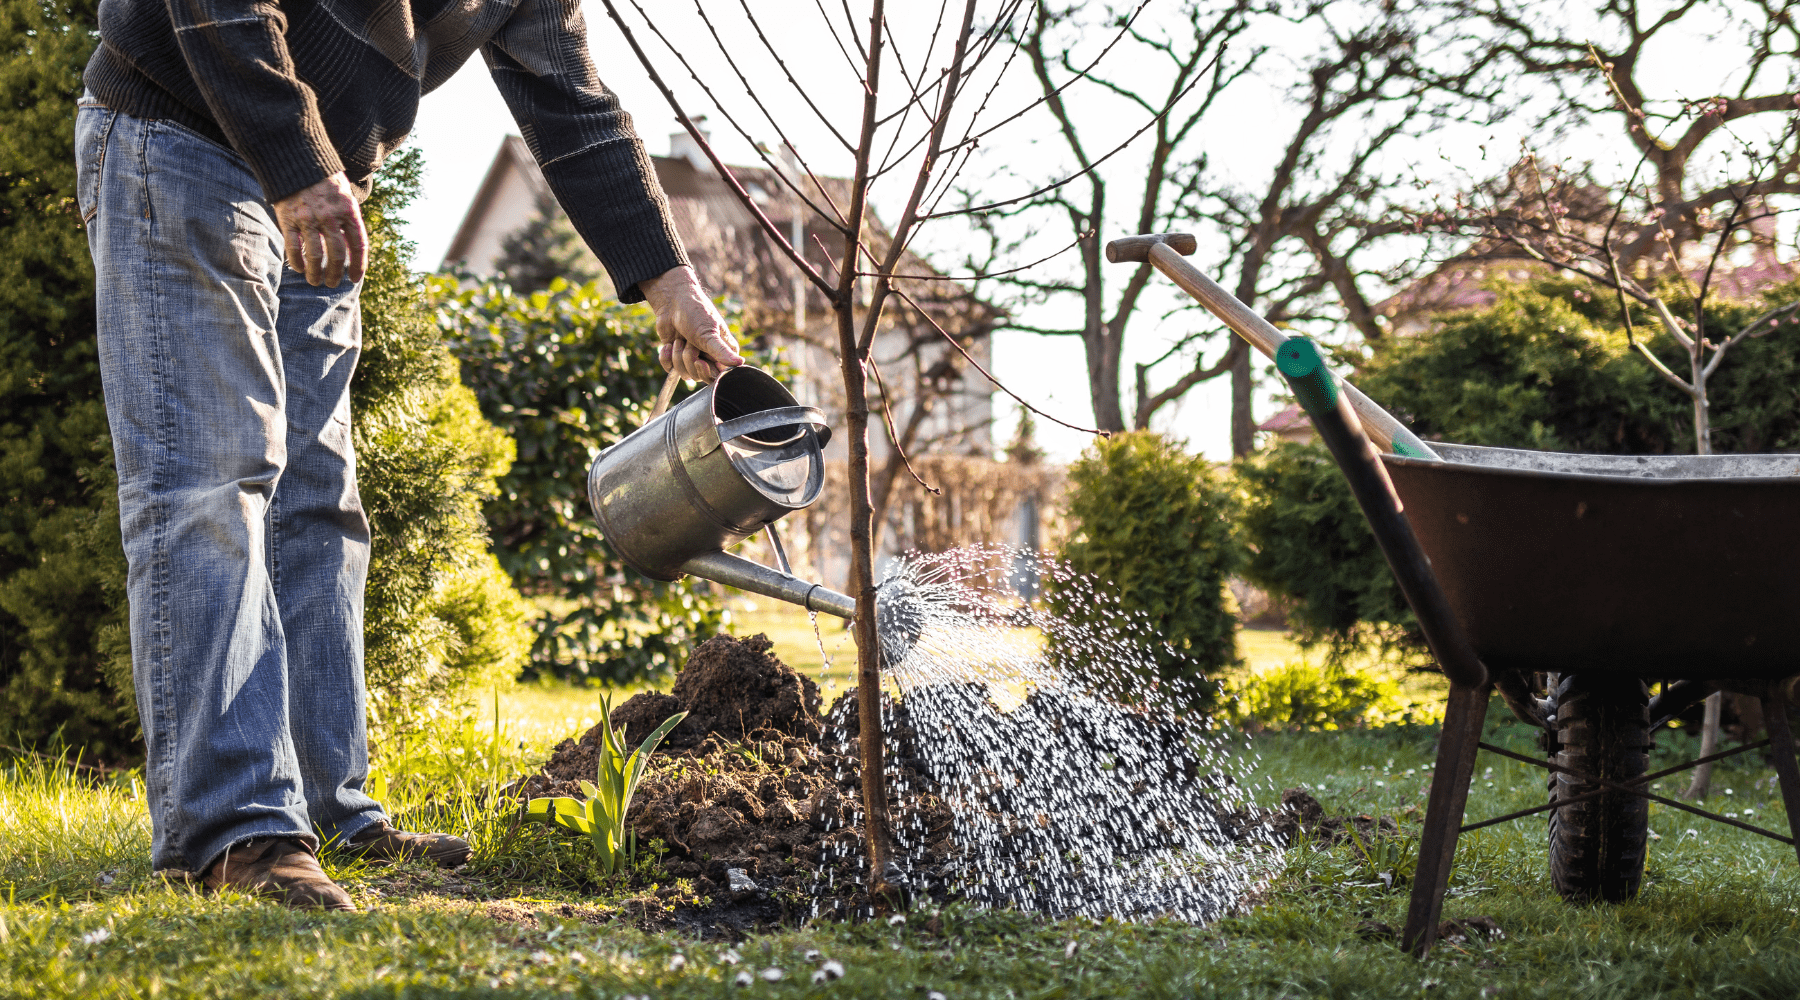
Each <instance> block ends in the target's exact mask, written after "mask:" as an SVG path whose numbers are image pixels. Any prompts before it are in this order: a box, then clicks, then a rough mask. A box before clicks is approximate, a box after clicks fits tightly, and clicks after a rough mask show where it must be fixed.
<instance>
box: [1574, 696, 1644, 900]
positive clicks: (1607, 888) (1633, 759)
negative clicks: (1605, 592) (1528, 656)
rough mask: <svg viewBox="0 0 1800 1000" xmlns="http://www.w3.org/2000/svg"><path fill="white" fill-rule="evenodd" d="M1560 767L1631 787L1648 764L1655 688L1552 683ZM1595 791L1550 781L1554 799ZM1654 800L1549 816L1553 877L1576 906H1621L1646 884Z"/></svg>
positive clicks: (1618, 800)
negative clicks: (1603, 903) (1598, 903)
mask: <svg viewBox="0 0 1800 1000" xmlns="http://www.w3.org/2000/svg"><path fill="white" fill-rule="evenodd" d="M1551 691H1552V702H1553V704H1554V706H1555V711H1556V716H1555V723H1554V728H1553V731H1554V733H1555V735H1556V741H1557V745H1558V748H1559V749H1558V751H1557V754H1556V758H1555V760H1556V763H1558V764H1561V765H1562V766H1564V767H1568V768H1573V769H1574V770H1576V771H1580V772H1581V773H1583V774H1589V775H1593V776H1594V777H1597V778H1605V779H1607V780H1610V781H1618V782H1628V781H1630V780H1631V779H1633V778H1636V777H1639V776H1640V775H1642V774H1643V773H1644V772H1645V770H1646V769H1647V768H1648V767H1649V764H1650V719H1649V712H1648V706H1649V702H1650V693H1649V690H1648V689H1647V688H1646V687H1645V686H1644V682H1643V681H1640V680H1638V679H1637V678H1635V677H1621V676H1618V675H1616V674H1581V673H1575V674H1563V675H1561V676H1560V677H1556V678H1554V679H1553V681H1552V685H1551ZM1592 790H1593V786H1592V785H1589V784H1587V783H1585V782H1583V781H1581V779H1579V778H1575V777H1572V776H1570V775H1567V774H1563V773H1560V772H1553V773H1552V774H1551V776H1550V799H1551V801H1553V802H1554V801H1560V800H1562V799H1568V798H1573V797H1574V796H1576V795H1580V794H1583V793H1585V792H1589V791H1592ZM1649 833H1650V803H1649V800H1647V799H1645V798H1643V797H1641V796H1637V795H1627V794H1625V793H1623V792H1608V793H1606V794H1603V795H1599V796H1596V797H1594V798H1591V799H1587V800H1586V801H1583V802H1576V803H1574V804H1572V805H1567V806H1563V807H1561V808H1558V809H1552V810H1550V874H1551V877H1552V879H1553V880H1554V881H1555V883H1556V891H1557V892H1558V893H1561V894H1562V897H1563V898H1564V899H1567V900H1569V901H1571V902H1590V901H1594V900H1604V901H1606V902H1609V903H1617V902H1622V901H1624V900H1627V899H1630V898H1632V897H1633V896H1635V895H1637V891H1638V885H1639V883H1641V882H1642V881H1643V879H1644V851H1645V847H1646V844H1647V841H1648V839H1649Z"/></svg>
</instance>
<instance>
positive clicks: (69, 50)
mask: <svg viewBox="0 0 1800 1000" xmlns="http://www.w3.org/2000/svg"><path fill="white" fill-rule="evenodd" d="M95 23H96V13H95V4H94V3H93V2H92V0H73V2H58V0H49V2H46V0H0V38H5V39H6V40H7V45H6V47H5V50H4V51H3V52H0V742H5V743H24V744H27V745H37V746H50V745H52V744H54V743H59V742H60V743H61V744H64V745H67V746H69V747H72V748H77V749H79V750H81V751H83V752H84V753H86V755H87V756H88V758H89V759H104V760H112V761H123V760H127V759H129V758H131V757H132V756H133V755H134V754H135V753H136V752H137V750H136V744H137V740H136V738H135V735H136V734H135V730H136V717H137V713H136V707H135V703H134V700H133V697H132V691H131V654H130V641H129V637H128V635H127V633H126V629H125V617H126V610H125V554H124V552H123V550H121V548H120V546H119V515H118V500H117V495H116V494H117V486H116V483H117V481H116V479H115V477H114V473H113V459H112V438H111V435H110V434H109V432H108V431H107V423H106V409H105V405H104V403H103V402H102V400H101V396H100V364H99V357H98V353H97V351H96V346H95V342H94V277H93V266H92V264H91V262H90V261H89V259H88V252H87V239H86V236H85V235H84V234H83V233H82V228H81V213H80V211H79V209H78V208H77V206H76V202H75V160H74V152H73V150H74V146H75V101H76V99H77V98H78V97H79V96H80V95H81V71H82V68H83V67H84V66H85V65H86V63H87V57H88V54H89V53H90V52H92V51H93V47H94V44H95V41H96V38H95V34H94V25H95Z"/></svg>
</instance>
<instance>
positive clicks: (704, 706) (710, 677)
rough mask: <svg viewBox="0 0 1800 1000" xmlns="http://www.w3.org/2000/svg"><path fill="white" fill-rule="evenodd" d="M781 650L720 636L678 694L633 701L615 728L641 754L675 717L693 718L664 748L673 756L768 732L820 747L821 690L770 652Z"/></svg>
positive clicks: (696, 655)
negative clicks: (710, 742)
mask: <svg viewBox="0 0 1800 1000" xmlns="http://www.w3.org/2000/svg"><path fill="white" fill-rule="evenodd" d="M774 645H775V644H774V643H773V642H771V641H769V637H768V636H766V635H753V636H751V637H749V638H748V639H734V638H732V637H731V636H728V635H717V636H713V637H712V638H711V639H708V640H706V641H705V642H703V643H701V644H700V645H698V646H696V647H694V652H693V655H692V656H690V657H689V658H688V662H687V666H686V667H685V668H683V669H682V671H681V673H680V674H679V675H678V676H677V677H676V678H675V687H674V690H673V691H671V692H670V693H669V694H661V693H659V692H655V691H647V692H644V693H642V694H637V695H633V696H632V697H631V699H630V700H629V701H627V702H625V704H623V705H620V706H619V708H618V710H617V711H615V712H613V713H612V721H613V725H614V726H615V727H617V726H624V727H625V743H626V745H627V746H632V747H635V746H637V745H638V744H639V743H640V742H642V741H643V739H644V738H645V737H647V736H649V735H650V734H651V733H652V732H654V731H655V730H656V727H657V726H660V725H662V724H663V722H664V720H666V719H668V717H669V716H671V715H674V714H675V713H676V712H686V713H688V717H687V718H685V719H683V720H681V725H679V726H676V727H675V730H674V731H673V732H671V733H670V734H669V735H668V738H667V739H665V740H664V741H663V746H664V747H667V748H668V749H670V750H687V749H690V748H692V747H696V746H699V745H700V741H701V740H704V739H706V738H707V737H708V736H714V735H717V736H720V737H722V738H724V739H728V740H742V739H745V738H746V737H748V736H749V735H750V734H751V733H754V732H760V731H762V730H770V731H773V732H776V733H780V734H782V735H783V736H798V737H801V738H803V739H808V740H816V739H818V737H819V686H818V685H817V684H814V683H813V680H812V678H810V677H807V676H804V675H802V674H800V673H797V672H795V670H794V669H793V668H792V667H789V666H788V665H787V664H785V663H783V662H781V661H780V660H778V659H776V658H775V656H774V655H773V654H771V653H770V652H769V650H771V649H772V648H774ZM588 735H589V736H592V735H594V734H593V733H589V734H588ZM582 740H583V742H586V740H587V737H585V736H584V737H583V738H582Z"/></svg>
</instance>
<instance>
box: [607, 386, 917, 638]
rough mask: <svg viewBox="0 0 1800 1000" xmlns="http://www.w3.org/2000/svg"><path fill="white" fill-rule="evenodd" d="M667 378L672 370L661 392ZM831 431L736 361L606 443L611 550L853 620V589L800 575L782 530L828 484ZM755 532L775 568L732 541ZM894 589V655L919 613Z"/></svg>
mask: <svg viewBox="0 0 1800 1000" xmlns="http://www.w3.org/2000/svg"><path fill="white" fill-rule="evenodd" d="M672 388H673V380H671V382H670V384H669V385H668V386H666V387H665V389H664V398H665V399H666V397H667V392H668V390H669V389H672ZM663 405H665V404H664V403H663V402H662V401H659V405H658V410H659V411H660V410H662V407H663ZM830 441H831V428H830V427H829V426H827V425H826V423H825V415H824V413H823V412H822V411H820V410H819V409H817V408H816V407H811V406H801V405H800V404H799V402H798V401H797V400H795V399H794V397H793V395H792V394H791V393H789V392H788V391H787V389H786V388H784V387H783V386H782V384H781V383H780V382H778V381H776V380H775V379H774V378H773V377H771V376H770V375H769V374H768V373H767V372H765V371H763V370H761V369H759V368H753V367H750V366H748V365H742V366H739V367H735V368H730V369H727V370H726V371H725V372H724V374H722V375H720V376H719V377H718V378H717V379H716V380H714V381H713V382H712V384H710V385H707V386H703V387H701V389H700V390H699V391H698V392H695V393H694V394H693V395H691V396H689V397H687V398H686V399H684V400H682V401H681V402H680V403H679V404H677V405H675V406H674V407H673V408H671V409H668V410H667V411H666V412H659V413H658V414H657V415H655V416H653V417H652V418H651V419H650V421H649V422H648V423H646V424H644V426H642V427H640V428H638V429H637V430H635V431H633V432H632V433H631V434H629V435H627V436H626V437H625V438H624V439H623V440H621V441H620V442H619V443H617V444H615V445H613V446H612V447H610V448H608V449H606V450H605V451H603V452H601V453H600V457H599V458H598V459H596V460H595V461H594V466H593V469H592V470H591V471H590V472H589V473H588V502H589V503H591V504H592V505H593V508H594V516H595V518H596V519H597V520H598V521H599V522H600V530H601V533H602V534H603V535H605V537H606V541H607V543H608V544H610V545H611V546H612V548H613V551H614V552H616V553H618V555H619V558H621V559H623V560H624V561H625V563H626V564H627V565H629V566H630V567H631V568H632V569H635V570H637V571H638V572H640V573H642V574H644V575H645V576H647V577H650V578H651V579H653V580H664V581H673V580H679V579H681V578H682V577H683V576H697V577H700V578H701V579H703V580H711V581H713V582H714V583H722V584H724V585H726V586H728V587H736V588H737V589H739V590H744V591H748V592H750V593H752V594H761V595H762V596H764V597H770V598H774V599H775V600H778V601H786V602H787V603H789V604H797V605H799V606H800V607H803V608H806V609H807V610H808V611H822V612H824V613H826V614H829V615H835V616H836V617H839V618H844V619H849V618H853V617H855V615H856V599H855V598H853V597H850V596H849V595H847V594H840V593H838V592H837V591H835V590H831V589H829V588H827V587H825V586H823V585H821V584H817V583H812V582H810V581H807V580H802V579H800V578H799V577H797V576H795V575H794V573H793V568H792V567H791V566H790V565H789V564H788V559H787V552H786V550H785V549H784V548H783V547H782V544H781V537H780V536H779V535H778V534H777V533H776V531H775V522H776V521H777V520H779V519H781V518H782V517H783V516H785V515H787V514H789V513H792V512H793V511H796V510H803V509H805V508H806V507H808V506H810V505H811V504H812V503H813V502H814V501H815V500H817V499H818V498H819V494H820V493H821V492H822V491H823V490H824V488H825V446H826V445H827V444H829V443H830ZM758 531H766V532H768V535H769V543H770V548H772V549H773V550H774V552H775V559H776V562H777V563H778V564H779V568H772V567H769V566H764V565H762V564H761V563H757V562H753V561H751V560H749V559H745V558H743V557H742V556H737V555H733V554H731V553H729V552H726V551H725V549H726V548H728V547H730V546H732V545H736V544H737V543H739V542H741V541H743V540H745V539H746V538H749V537H750V536H751V535H754V534H756V533H757V532H758ZM888 589H889V588H883V592H881V593H879V594H878V598H877V605H876V617H877V618H878V619H879V621H878V633H879V634H881V635H882V644H883V646H884V651H885V652H887V653H888V654H889V659H890V660H894V659H897V658H898V657H897V656H895V655H894V654H895V653H901V654H903V651H904V649H905V648H906V647H908V646H910V645H911V640H912V639H913V638H915V637H916V635H917V631H918V629H917V626H916V624H914V623H915V621H916V618H917V616H916V614H914V613H908V612H909V609H908V606H907V602H905V601H903V600H895V599H894V598H895V597H896V596H898V595H896V594H893V593H888V592H887V590H888ZM909 625H911V626H912V627H908V626H909ZM890 643H892V644H894V646H895V648H894V649H892V650H888V649H886V648H885V647H888V646H889V645H890Z"/></svg>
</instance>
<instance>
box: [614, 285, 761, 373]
mask: <svg viewBox="0 0 1800 1000" xmlns="http://www.w3.org/2000/svg"><path fill="white" fill-rule="evenodd" d="M638 290H639V291H641V292H643V293H644V299H645V300H646V301H648V302H649V303H650V308H651V309H653V310H655V311H656V339H657V340H659V341H661V347H660V348H659V349H658V350H657V355H656V356H657V360H659V361H661V362H662V366H663V369H664V370H665V371H672V372H674V373H676V374H677V375H680V376H681V377H682V378H686V379H693V380H695V381H698V382H711V381H712V380H713V379H716V378H718V377H719V376H720V375H722V374H724V373H725V369H727V368H735V367H737V366H738V365H741V364H743V363H744V359H743V358H742V357H741V356H740V355H739V354H738V347H737V339H736V338H735V337H733V336H732V335H731V330H730V329H729V328H727V327H726V326H725V318H724V317H723V316H720V315H719V310H717V309H714V308H713V304H712V300H711V299H709V298H707V297H706V292H705V291H704V290H702V289H701V287H700V279H698V278H696V277H695V276H694V269H693V268H691V267H677V268H675V269H673V270H670V271H664V272H663V273H662V274H660V275H658V276H657V277H654V278H651V279H650V280H648V281H640V282H638Z"/></svg>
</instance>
